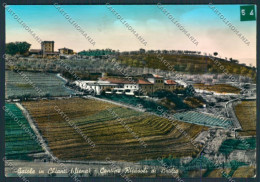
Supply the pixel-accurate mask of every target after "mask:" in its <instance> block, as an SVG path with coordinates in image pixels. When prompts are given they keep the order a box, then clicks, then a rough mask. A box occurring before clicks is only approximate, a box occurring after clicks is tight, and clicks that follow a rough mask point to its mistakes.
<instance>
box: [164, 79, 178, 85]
mask: <svg viewBox="0 0 260 182" xmlns="http://www.w3.org/2000/svg"><path fill="white" fill-rule="evenodd" d="M164 83H165V84H167V85H176V84H177V83H176V82H175V81H174V80H164Z"/></svg>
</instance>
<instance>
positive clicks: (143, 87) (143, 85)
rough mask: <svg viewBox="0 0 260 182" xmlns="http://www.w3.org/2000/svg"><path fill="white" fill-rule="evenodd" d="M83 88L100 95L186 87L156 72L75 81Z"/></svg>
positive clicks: (172, 89)
mask: <svg viewBox="0 0 260 182" xmlns="http://www.w3.org/2000/svg"><path fill="white" fill-rule="evenodd" d="M75 84H76V85H77V86H78V87H80V88H81V89H84V90H88V91H93V92H95V94H97V95H100V94H101V93H102V91H104V92H109V93H112V92H114V93H117V94H126V95H135V93H142V94H144V95H147V94H149V93H154V92H155V91H157V90H169V91H174V90H176V89H182V88H184V86H183V85H181V84H179V83H177V82H175V81H174V80H169V79H165V78H164V77H162V76H159V75H155V74H146V75H142V77H135V78H134V77H128V78H125V77H102V78H100V79H99V80H97V81H83V80H79V81H75Z"/></svg>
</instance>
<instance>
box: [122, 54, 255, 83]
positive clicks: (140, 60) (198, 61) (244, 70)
mask: <svg viewBox="0 0 260 182" xmlns="http://www.w3.org/2000/svg"><path fill="white" fill-rule="evenodd" d="M214 59H215V60H217V61H214ZM118 62H120V63H121V64H125V65H128V66H133V67H147V68H155V69H161V70H168V71H169V70H172V71H180V72H186V73H191V74H202V73H205V72H208V73H223V70H225V69H226V73H227V74H239V75H244V76H248V77H250V78H253V79H255V78H256V71H255V69H254V68H251V67H247V66H245V65H241V64H237V63H234V62H231V61H227V60H224V59H219V58H213V57H212V58H211V57H209V56H202V55H188V54H155V53H149V54H147V53H146V54H135V55H133V54H132V55H120V56H119V57H118ZM222 66H223V67H224V69H223V67H222Z"/></svg>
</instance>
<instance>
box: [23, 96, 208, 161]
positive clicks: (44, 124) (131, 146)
mask: <svg viewBox="0 0 260 182" xmlns="http://www.w3.org/2000/svg"><path fill="white" fill-rule="evenodd" d="M22 104H23V106H24V107H25V108H26V109H27V110H28V111H29V113H30V115H31V116H32V118H33V119H34V120H35V122H36V124H37V126H38V128H39V130H40V132H41V134H42V135H43V137H44V138H45V139H46V141H47V143H48V145H49V147H50V149H51V151H52V152H53V154H54V155H55V156H56V157H58V158H59V159H62V160H105V159H106V157H110V159H111V160H117V161H140V160H145V159H156V158H157V157H168V156H169V155H171V156H173V157H182V156H195V155H196V154H197V153H198V149H195V148H194V146H193V145H192V144H191V143H190V140H189V139H188V138H187V136H185V135H183V134H181V132H180V131H178V129H176V128H175V127H174V126H173V124H172V123H171V122H170V121H169V120H167V119H164V118H160V117H157V116H154V115H149V114H147V113H142V112H137V111H133V110H130V109H127V108H123V107H119V106H116V105H113V104H109V103H106V102H102V101H97V100H92V99H81V98H73V99H63V100H44V101H40V102H35V101H30V102H23V103H22ZM55 107H56V108H60V110H61V111H62V112H64V113H65V115H66V116H67V118H69V121H70V122H72V123H74V124H75V125H77V127H78V128H79V129H80V130H81V131H82V133H84V135H86V136H87V137H88V138H89V139H91V140H92V141H93V142H94V143H95V147H92V146H91V145H90V144H89V143H88V142H86V141H85V140H84V138H83V137H82V136H81V135H80V134H79V133H78V132H77V131H76V130H74V129H73V128H72V127H71V125H69V123H68V119H66V120H65V119H64V118H65V117H62V115H61V114H59V113H58V112H56V111H55V109H54V108H55ZM108 108H109V110H108ZM111 111H113V112H114V113H116V116H115V115H113V114H111ZM118 118H120V122H119V120H118ZM175 122H176V123H177V124H178V127H179V128H181V129H183V130H184V131H185V132H187V135H189V136H190V137H191V138H192V139H194V137H196V136H197V135H198V134H199V133H200V132H201V131H203V130H207V129H208V128H207V127H204V126H198V125H194V124H189V123H183V122H178V121H175ZM121 123H125V125H127V126H128V127H129V128H131V129H132V131H133V132H134V133H136V135H137V136H138V137H139V138H140V139H141V140H142V141H144V143H145V144H147V147H146V148H145V147H143V146H142V145H141V144H140V143H139V141H138V140H137V139H136V138H135V137H134V136H133V134H132V133H131V132H129V131H128V130H126V128H125V127H124V126H123V125H122V124H121Z"/></svg>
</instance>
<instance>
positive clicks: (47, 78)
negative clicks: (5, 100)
mask: <svg viewBox="0 0 260 182" xmlns="http://www.w3.org/2000/svg"><path fill="white" fill-rule="evenodd" d="M5 74H6V91H7V93H6V97H16V96H24V95H27V96H28V95H30V96H39V95H51V96H64V95H70V94H72V93H73V91H72V90H69V89H67V88H65V86H64V85H65V82H64V81H63V80H61V79H60V78H58V77H57V76H56V74H54V73H33V72H21V74H23V76H21V75H20V74H19V73H16V72H13V71H6V72H5ZM37 90H40V91H41V93H40V92H39V91H38V92H37ZM39 93H40V94H39Z"/></svg>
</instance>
